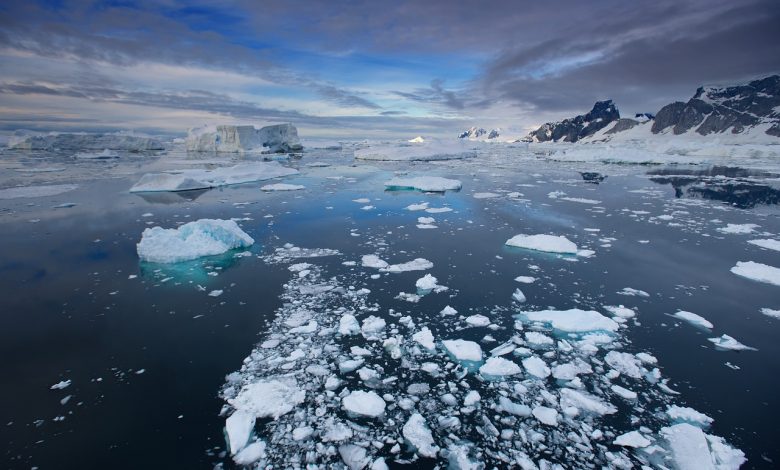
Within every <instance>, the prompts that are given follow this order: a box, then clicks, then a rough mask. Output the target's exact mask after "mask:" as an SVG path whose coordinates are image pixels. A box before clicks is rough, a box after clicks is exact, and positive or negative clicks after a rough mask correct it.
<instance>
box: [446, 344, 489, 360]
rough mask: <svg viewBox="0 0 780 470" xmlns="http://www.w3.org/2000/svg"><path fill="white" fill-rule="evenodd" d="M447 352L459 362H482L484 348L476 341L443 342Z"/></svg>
mask: <svg viewBox="0 0 780 470" xmlns="http://www.w3.org/2000/svg"><path fill="white" fill-rule="evenodd" d="M442 344H443V345H444V347H445V349H447V352H448V353H449V354H450V355H451V356H452V357H454V358H455V359H457V360H459V361H471V362H480V361H482V348H481V347H479V344H477V343H475V342H474V341H466V340H463V339H450V340H444V341H442Z"/></svg>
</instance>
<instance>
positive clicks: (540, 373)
mask: <svg viewBox="0 0 780 470" xmlns="http://www.w3.org/2000/svg"><path fill="white" fill-rule="evenodd" d="M523 367H524V368H525V370H526V372H528V373H529V374H531V375H533V376H534V377H538V378H540V379H546V378H547V377H549V376H550V373H551V371H550V368H549V367H547V363H545V362H544V361H543V360H542V359H540V358H539V357H537V356H531V357H527V358H525V359H523Z"/></svg>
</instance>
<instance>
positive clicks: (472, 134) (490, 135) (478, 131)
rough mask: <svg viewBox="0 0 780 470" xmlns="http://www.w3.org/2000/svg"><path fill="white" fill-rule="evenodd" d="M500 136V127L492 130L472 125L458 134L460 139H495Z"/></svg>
mask: <svg viewBox="0 0 780 470" xmlns="http://www.w3.org/2000/svg"><path fill="white" fill-rule="evenodd" d="M498 136H499V129H493V130H491V131H490V132H488V131H486V130H485V129H484V128H482V127H472V128H470V129H468V130H466V131H463V132H461V133H460V134H458V138H459V139H471V140H477V139H488V140H489V139H495V138H497V137H498Z"/></svg>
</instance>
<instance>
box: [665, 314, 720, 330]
mask: <svg viewBox="0 0 780 470" xmlns="http://www.w3.org/2000/svg"><path fill="white" fill-rule="evenodd" d="M672 316H673V317H676V318H679V319H680V320H683V321H686V322H688V323H690V324H691V325H693V326H698V327H700V328H704V329H707V330H710V329H712V328H713V326H714V325H713V324H712V323H710V322H709V321H708V320H707V319H706V318H704V317H702V316H701V315H697V314H695V313H693V312H686V311H684V310H679V311H677V313H675V314H674V315H672Z"/></svg>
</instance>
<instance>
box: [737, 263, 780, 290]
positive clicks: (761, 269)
mask: <svg viewBox="0 0 780 470" xmlns="http://www.w3.org/2000/svg"><path fill="white" fill-rule="evenodd" d="M731 272H732V273H734V274H736V275H737V276H742V277H746V278H748V279H750V280H753V281H758V282H765V283H767V284H774V285H776V286H780V268H775V267H773V266H769V265H766V264H761V263H756V262H754V261H737V265H736V266H734V267H733V268H731Z"/></svg>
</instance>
